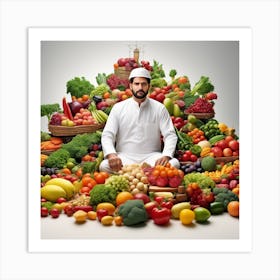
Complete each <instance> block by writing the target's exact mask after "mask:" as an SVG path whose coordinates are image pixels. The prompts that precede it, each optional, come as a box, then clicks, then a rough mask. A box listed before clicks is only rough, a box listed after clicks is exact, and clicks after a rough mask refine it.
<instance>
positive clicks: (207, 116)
mask: <svg viewBox="0 0 280 280" xmlns="http://www.w3.org/2000/svg"><path fill="white" fill-rule="evenodd" d="M190 114H191V115H193V116H195V117H196V118H197V119H204V120H207V119H212V118H213V117H214V116H215V112H212V113H190Z"/></svg>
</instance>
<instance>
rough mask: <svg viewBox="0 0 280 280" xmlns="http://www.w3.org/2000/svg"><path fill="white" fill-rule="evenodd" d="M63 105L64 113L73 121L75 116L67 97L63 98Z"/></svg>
mask: <svg viewBox="0 0 280 280" xmlns="http://www.w3.org/2000/svg"><path fill="white" fill-rule="evenodd" d="M62 107H63V113H64V115H65V116H66V117H67V118H68V119H69V120H71V121H72V120H73V119H74V118H73V115H72V112H71V109H70V106H69V104H68V103H67V101H66V98H65V97H63V98H62Z"/></svg>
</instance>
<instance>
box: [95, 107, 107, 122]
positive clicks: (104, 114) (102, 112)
mask: <svg viewBox="0 0 280 280" xmlns="http://www.w3.org/2000/svg"><path fill="white" fill-rule="evenodd" d="M97 112H98V113H99V114H100V115H101V116H102V117H103V120H104V121H105V122H106V121H107V119H108V115H107V114H106V113H105V112H104V111H102V110H97Z"/></svg>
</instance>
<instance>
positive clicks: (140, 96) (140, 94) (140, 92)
mask: <svg viewBox="0 0 280 280" xmlns="http://www.w3.org/2000/svg"><path fill="white" fill-rule="evenodd" d="M148 92H149V91H148V90H147V91H146V92H145V91H144V90H142V89H140V90H138V91H136V92H135V91H134V90H132V94H133V96H134V97H135V98H137V99H144V98H145V97H146V96H147V95H148Z"/></svg>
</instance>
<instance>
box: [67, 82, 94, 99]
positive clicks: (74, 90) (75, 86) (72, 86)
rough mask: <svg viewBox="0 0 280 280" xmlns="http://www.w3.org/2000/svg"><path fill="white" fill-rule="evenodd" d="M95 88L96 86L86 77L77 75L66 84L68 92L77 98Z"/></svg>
mask: <svg viewBox="0 0 280 280" xmlns="http://www.w3.org/2000/svg"><path fill="white" fill-rule="evenodd" d="M93 89H94V86H93V85H92V84H91V83H90V82H89V81H88V80H86V79H85V78H84V77H81V78H79V77H75V78H74V79H72V80H69V81H68V82H67V84H66V92H67V93H70V94H71V96H75V97H76V98H79V97H82V96H83V95H84V94H90V92H91V91H92V90H93Z"/></svg>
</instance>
